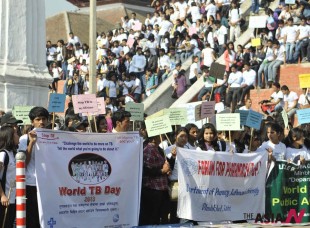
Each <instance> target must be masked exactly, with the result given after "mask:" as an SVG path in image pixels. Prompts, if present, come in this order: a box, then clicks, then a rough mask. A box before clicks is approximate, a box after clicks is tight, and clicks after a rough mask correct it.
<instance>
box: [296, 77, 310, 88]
mask: <svg viewBox="0 0 310 228" xmlns="http://www.w3.org/2000/svg"><path fill="white" fill-rule="evenodd" d="M298 76H299V87H300V88H310V74H300V75H298Z"/></svg>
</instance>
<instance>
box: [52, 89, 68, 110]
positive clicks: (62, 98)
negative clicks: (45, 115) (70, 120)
mask: <svg viewBox="0 0 310 228" xmlns="http://www.w3.org/2000/svg"><path fill="white" fill-rule="evenodd" d="M65 103H66V94H59V93H51V94H50V98H49V103H48V111H49V112H64V111H65Z"/></svg>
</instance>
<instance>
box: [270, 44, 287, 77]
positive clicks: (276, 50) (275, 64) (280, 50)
mask: <svg viewBox="0 0 310 228" xmlns="http://www.w3.org/2000/svg"><path fill="white" fill-rule="evenodd" d="M285 55H286V53H285V48H284V46H283V45H281V46H280V43H279V41H278V40H275V41H273V56H274V60H273V61H272V62H271V63H270V64H269V66H268V83H272V82H275V81H276V77H277V71H278V69H279V67H280V65H282V64H283V63H285Z"/></svg>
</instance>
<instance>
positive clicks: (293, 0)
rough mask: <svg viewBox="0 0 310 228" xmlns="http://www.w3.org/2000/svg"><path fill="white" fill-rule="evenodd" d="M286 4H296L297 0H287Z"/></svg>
mask: <svg viewBox="0 0 310 228" xmlns="http://www.w3.org/2000/svg"><path fill="white" fill-rule="evenodd" d="M285 4H290V5H294V4H295V0H285Z"/></svg>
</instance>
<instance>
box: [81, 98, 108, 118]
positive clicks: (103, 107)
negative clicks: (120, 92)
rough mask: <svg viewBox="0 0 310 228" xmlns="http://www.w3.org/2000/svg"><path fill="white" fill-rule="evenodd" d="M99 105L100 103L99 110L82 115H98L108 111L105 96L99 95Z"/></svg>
mask: <svg viewBox="0 0 310 228" xmlns="http://www.w3.org/2000/svg"><path fill="white" fill-rule="evenodd" d="M97 105H98V112H94V113H82V116H98V115H104V114H105V113H106V110H105V102H104V97H97Z"/></svg>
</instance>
